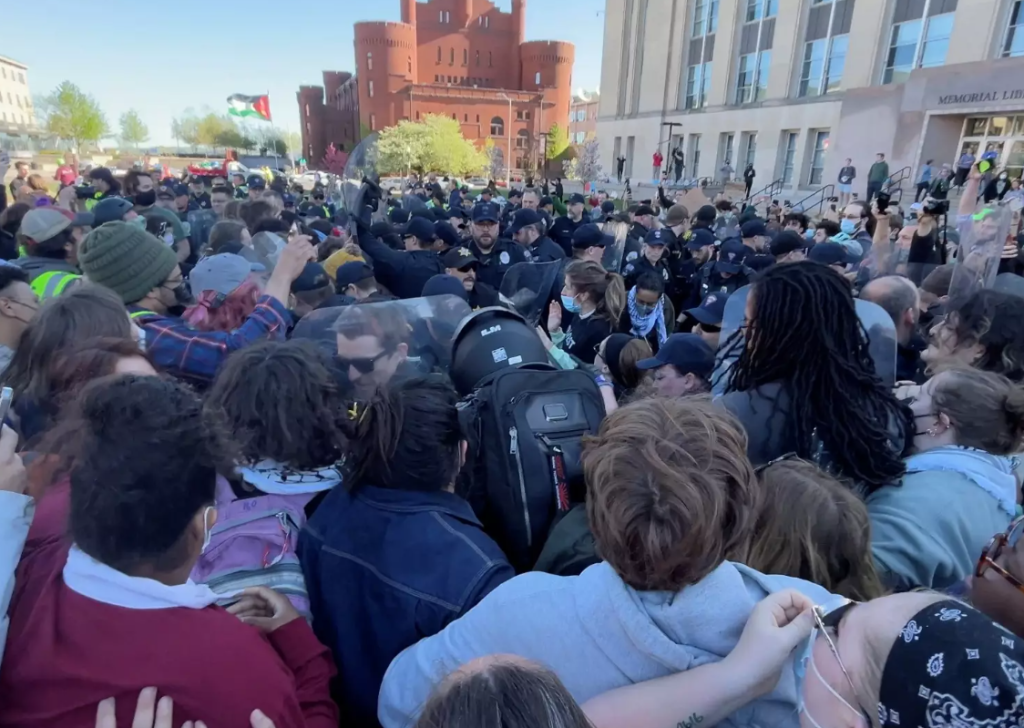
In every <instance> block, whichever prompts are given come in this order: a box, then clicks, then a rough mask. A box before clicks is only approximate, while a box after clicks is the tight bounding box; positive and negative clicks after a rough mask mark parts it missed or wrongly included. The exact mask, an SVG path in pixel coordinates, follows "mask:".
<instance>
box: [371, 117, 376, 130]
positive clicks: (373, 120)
mask: <svg viewBox="0 0 1024 728" xmlns="http://www.w3.org/2000/svg"><path fill="white" fill-rule="evenodd" d="M376 130H377V115H376V114H370V131H376Z"/></svg>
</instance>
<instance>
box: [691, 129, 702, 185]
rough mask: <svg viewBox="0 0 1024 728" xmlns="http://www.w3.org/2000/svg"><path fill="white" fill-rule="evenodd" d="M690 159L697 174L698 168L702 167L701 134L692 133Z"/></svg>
mask: <svg viewBox="0 0 1024 728" xmlns="http://www.w3.org/2000/svg"><path fill="white" fill-rule="evenodd" d="M690 160H691V162H690V163H691V164H692V165H693V168H692V169H693V174H694V176H696V175H697V170H698V169H700V134H692V135H690Z"/></svg>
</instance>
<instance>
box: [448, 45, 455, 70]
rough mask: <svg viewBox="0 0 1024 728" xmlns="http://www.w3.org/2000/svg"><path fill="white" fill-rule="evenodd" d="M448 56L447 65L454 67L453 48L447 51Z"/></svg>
mask: <svg viewBox="0 0 1024 728" xmlns="http://www.w3.org/2000/svg"><path fill="white" fill-rule="evenodd" d="M448 54H449V58H448V65H449V66H454V65H455V49H454V48H450V49H449V51H448Z"/></svg>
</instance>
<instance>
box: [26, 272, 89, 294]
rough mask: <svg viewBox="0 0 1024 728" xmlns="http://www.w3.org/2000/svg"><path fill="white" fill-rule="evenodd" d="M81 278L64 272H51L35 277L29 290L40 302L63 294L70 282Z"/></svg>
mask: <svg viewBox="0 0 1024 728" xmlns="http://www.w3.org/2000/svg"><path fill="white" fill-rule="evenodd" d="M81 277H82V276H80V275H77V274H75V273H66V272H64V271H59V270H52V271H49V272H48V273H43V274H42V275H39V276H36V278H35V280H33V281H32V284H31V288H32V292H33V293H35V294H36V296H38V297H39V300H40V301H45V300H47V299H48V298H56V297H57V296H59V295H60V294H62V293H63V292H64V289H65V288H67V287H68V286H69V285H70V284H71V282H72V281H77V280H79V279H80V278H81Z"/></svg>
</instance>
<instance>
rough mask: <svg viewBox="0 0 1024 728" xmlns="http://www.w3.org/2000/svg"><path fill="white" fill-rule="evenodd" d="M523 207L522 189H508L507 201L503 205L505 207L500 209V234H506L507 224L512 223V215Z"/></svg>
mask: <svg viewBox="0 0 1024 728" xmlns="http://www.w3.org/2000/svg"><path fill="white" fill-rule="evenodd" d="M522 208H523V191H522V190H510V191H509V193H508V203H507V204H506V205H505V209H504V210H502V214H501V230H502V234H503V235H505V234H507V233H506V232H505V231H506V230H508V226H509V225H511V224H512V217H513V216H514V215H515V214H516V213H517V212H519V210H521V209H522Z"/></svg>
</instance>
